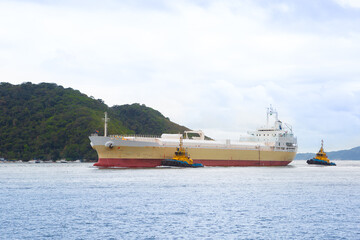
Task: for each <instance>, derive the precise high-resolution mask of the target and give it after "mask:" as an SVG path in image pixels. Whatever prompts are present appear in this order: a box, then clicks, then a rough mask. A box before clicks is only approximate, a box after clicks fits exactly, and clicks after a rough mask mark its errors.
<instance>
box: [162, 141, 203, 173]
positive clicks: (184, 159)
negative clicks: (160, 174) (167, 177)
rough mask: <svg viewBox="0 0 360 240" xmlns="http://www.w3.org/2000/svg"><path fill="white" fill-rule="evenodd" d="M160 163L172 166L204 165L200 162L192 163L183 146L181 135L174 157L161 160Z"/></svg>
mask: <svg viewBox="0 0 360 240" xmlns="http://www.w3.org/2000/svg"><path fill="white" fill-rule="evenodd" d="M161 165H163V166H174V167H204V165H202V164H201V163H194V161H193V160H192V159H191V158H190V156H189V155H188V153H187V152H186V150H185V148H184V147H183V138H182V137H180V147H178V148H177V151H176V152H175V155H174V157H173V158H172V159H164V160H162V161H161Z"/></svg>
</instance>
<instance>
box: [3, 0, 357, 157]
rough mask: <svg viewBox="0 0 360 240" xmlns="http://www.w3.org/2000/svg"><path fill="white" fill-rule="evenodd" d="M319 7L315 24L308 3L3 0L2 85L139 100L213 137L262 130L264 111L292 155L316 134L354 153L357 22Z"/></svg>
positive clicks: (314, 143)
mask: <svg viewBox="0 0 360 240" xmlns="http://www.w3.org/2000/svg"><path fill="white" fill-rule="evenodd" d="M325 2H326V1H325ZM325 2H324V3H323V4H324V6H319V8H321V11H322V12H324V11H330V12H328V14H324V16H325V17H323V18H321V19H317V15H318V12H319V11H318V10H320V9H316V8H315V7H314V6H313V5H311V4H310V5H309V6H308V11H306V12H304V11H305V10H304V9H306V7H304V6H303V5H302V6H301V7H299V6H296V5H295V4H284V3H281V4H279V2H278V1H274V2H271V1H270V2H268V3H267V5H266V6H264V5H261V4H262V2H261V1H258V2H257V1H206V2H202V5H201V4H199V3H198V4H196V2H195V3H194V2H193V1H171V2H163V1H152V2H151V4H146V5H145V2H142V1H135V2H130V1H128V2H117V1H110V0H109V1H105V2H102V3H101V4H99V3H97V2H96V1H91V2H90V3H89V2H87V1H75V2H71V1H68V2H62V3H57V4H56V5H54V4H50V3H48V4H42V3H41V2H40V3H34V2H32V1H27V2H22V1H18V2H16V1H15V2H14V1H3V2H0V51H1V54H0V72H1V78H2V79H3V80H2V81H9V82H12V83H21V82H24V81H33V82H43V81H46V82H56V83H58V84H61V85H63V86H65V87H72V88H75V89H78V90H80V91H82V92H84V93H86V94H88V95H92V96H94V97H95V98H101V99H103V100H105V102H106V103H107V104H109V105H115V104H126V103H133V102H139V103H144V104H146V105H147V106H150V107H153V108H155V109H157V110H159V111H160V112H162V113H163V114H164V115H165V116H167V117H170V119H171V120H173V121H175V122H177V123H179V124H182V125H185V126H188V127H190V128H194V129H204V130H205V132H207V133H208V135H209V136H211V137H214V138H222V139H225V138H232V139H236V138H237V136H238V132H245V131H247V130H252V129H253V128H256V127H257V126H258V125H261V124H264V123H265V120H266V115H265V110H266V107H268V105H269V104H273V105H274V106H275V107H276V108H277V109H278V110H279V116H280V118H281V119H282V120H283V121H285V122H289V123H291V124H292V125H293V127H294V131H295V133H296V134H297V135H298V137H299V142H300V143H301V144H300V151H307V150H311V151H317V148H318V141H319V139H318V138H320V137H321V138H324V139H325V140H326V139H329V140H328V141H329V146H331V147H332V149H340V148H347V147H352V146H353V147H354V146H357V145H359V144H358V143H359V142H360V141H358V140H360V139H359V137H357V136H358V133H356V132H354V131H353V130H354V129H359V127H360V126H359V117H360V116H359V115H360V113H359V107H357V106H359V102H360V98H359V97H358V96H360V94H359V93H360V85H359V84H358V82H360V81H359V80H360V79H359V77H358V76H360V75H359V74H360V69H359V68H358V66H359V65H360V57H359V56H360V46H359V45H358V42H359V41H360V31H359V30H358V28H357V26H358V25H359V24H360V23H359V19H357V18H354V19H352V18H350V19H349V17H348V16H347V15H346V14H344V11H345V13H346V11H347V10H346V9H342V8H341V7H339V9H338V10H334V9H333V8H326V6H325V5H326V4H325ZM331 11H332V12H331ZM333 11H340V12H341V14H340V13H339V14H332V13H333ZM312 13H315V14H314V15H313V16H311V17H309V15H311V14H312ZM330 13H331V14H330ZM326 16H336V17H326ZM324 116H325V117H324ZM324 118H325V119H326V124H324ZM339 122H342V123H344V124H339ZM336 138H339V139H342V141H341V144H339V143H338V142H337V141H336ZM329 150H330V149H329Z"/></svg>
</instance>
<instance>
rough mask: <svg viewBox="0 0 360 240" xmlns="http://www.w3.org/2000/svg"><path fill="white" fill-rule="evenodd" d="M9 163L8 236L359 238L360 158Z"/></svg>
mask: <svg viewBox="0 0 360 240" xmlns="http://www.w3.org/2000/svg"><path fill="white" fill-rule="evenodd" d="M336 163H337V166H335V167H333V166H314V165H307V164H306V163H305V161H294V162H292V163H291V164H290V165H289V166H286V167H205V168H196V169H191V168H155V169H97V168H95V167H92V164H91V163H39V164H36V163H33V164H30V163H0V238H1V239H360V161H336Z"/></svg>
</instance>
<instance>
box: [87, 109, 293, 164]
mask: <svg viewBox="0 0 360 240" xmlns="http://www.w3.org/2000/svg"><path fill="white" fill-rule="evenodd" d="M270 118H271V120H273V123H269V120H270ZM104 120H105V126H104V136H98V135H97V134H92V135H91V136H90V137H89V138H90V145H91V146H92V148H93V149H95V150H96V152H97V154H98V162H96V163H95V164H94V166H96V167H99V168H117V167H119V168H122V167H124V168H153V167H158V166H161V162H162V160H164V159H169V158H172V157H173V154H174V152H175V151H176V149H177V147H178V146H179V142H180V139H181V138H183V146H184V148H186V151H187V152H188V154H189V155H190V156H191V159H193V162H194V163H199V164H203V165H204V166H286V165H288V164H289V163H290V162H291V161H293V159H294V158H295V155H296V152H297V148H298V146H297V139H296V137H295V136H294V134H293V130H292V127H291V126H290V125H289V124H286V123H282V122H281V121H280V120H279V119H278V113H277V111H276V110H275V109H273V108H272V107H270V108H268V109H267V124H266V125H265V126H263V127H260V128H258V129H257V130H255V131H250V132H248V133H247V135H246V136H243V137H240V138H239V140H237V141H231V140H230V139H228V140H225V141H217V140H213V139H209V138H207V137H205V134H204V133H203V132H202V131H201V130H198V131H185V132H184V133H183V134H167V133H164V134H162V135H161V136H142V135H110V136H107V121H108V118H107V114H106V113H105V118H104Z"/></svg>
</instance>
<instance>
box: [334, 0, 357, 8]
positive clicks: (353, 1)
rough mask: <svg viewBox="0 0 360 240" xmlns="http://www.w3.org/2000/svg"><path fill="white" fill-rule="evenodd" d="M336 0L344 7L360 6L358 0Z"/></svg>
mask: <svg viewBox="0 0 360 240" xmlns="http://www.w3.org/2000/svg"><path fill="white" fill-rule="evenodd" d="M334 1H335V2H336V3H338V4H339V5H340V6H342V7H344V8H360V2H359V1H358V0H334Z"/></svg>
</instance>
